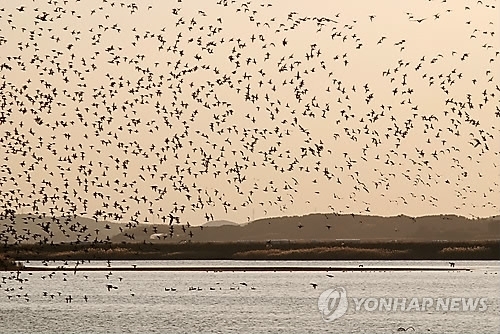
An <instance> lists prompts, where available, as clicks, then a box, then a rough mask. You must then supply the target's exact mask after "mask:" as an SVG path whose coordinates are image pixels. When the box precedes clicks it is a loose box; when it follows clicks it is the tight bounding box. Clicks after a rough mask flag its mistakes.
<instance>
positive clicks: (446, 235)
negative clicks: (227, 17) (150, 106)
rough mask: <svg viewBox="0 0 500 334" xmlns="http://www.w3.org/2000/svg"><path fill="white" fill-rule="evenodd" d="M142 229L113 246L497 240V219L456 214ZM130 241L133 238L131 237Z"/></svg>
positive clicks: (116, 239) (319, 217)
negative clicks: (125, 243) (123, 244)
mask: <svg viewBox="0 0 500 334" xmlns="http://www.w3.org/2000/svg"><path fill="white" fill-rule="evenodd" d="M152 234H153V233H152V232H151V231H150V230H147V231H144V228H143V227H142V226H140V227H136V228H134V229H131V230H129V231H127V236H124V234H119V235H117V236H115V237H113V238H112V241H113V242H124V241H125V242H144V241H147V242H159V243H164V242H170V243H172V242H173V243H179V242H187V241H191V242H234V241H269V240H271V241H274V242H287V241H335V240H360V241H426V242H432V241H445V240H448V241H471V240H500V220H498V219H493V218H485V219H474V220H472V219H467V218H465V217H459V216H455V215H438V216H423V217H417V218H413V217H408V216H403V215H400V216H394V217H378V216H364V215H335V214H310V215H306V216H294V217H277V218H269V219H259V220H256V221H253V222H250V223H248V224H246V225H238V224H231V225H219V224H217V226H210V225H204V226H191V227H189V228H188V227H186V226H180V225H173V227H172V229H170V228H169V226H164V225H163V226H162V225H158V226H157V227H156V233H155V235H154V236H153V237H152V238H151V235H152ZM132 237H133V238H132Z"/></svg>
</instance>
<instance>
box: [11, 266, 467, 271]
mask: <svg viewBox="0 0 500 334" xmlns="http://www.w3.org/2000/svg"><path fill="white" fill-rule="evenodd" d="M19 271H63V272H69V271H73V272H85V271H172V272H181V271H205V272H229V271H231V272H247V271H248V272H258V271H263V272H268V271H273V272H283V271H290V272H293V271H324V272H349V271H351V272H368V271H378V272H384V271H389V272H390V271H421V272H422V271H441V272H444V271H448V272H450V271H453V272H458V271H471V269H469V268H455V267H449V268H440V267H408V268H405V267H364V266H363V267H318V266H314V267H312V266H311V267H307V266H303V267H302V266H283V267H281V266H279V267H264V266H217V267H211V266H183V267H80V268H78V267H77V268H69V267H55V268H54V267H24V268H22V269H19Z"/></svg>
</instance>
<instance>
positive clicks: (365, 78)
mask: <svg viewBox="0 0 500 334" xmlns="http://www.w3.org/2000/svg"><path fill="white" fill-rule="evenodd" d="M496 5H497V1H491V0H483V1H455V0H453V1H434V0H432V1H428V0H420V1H399V0H382V1H356V2H353V1H347V0H346V1H288V0H287V1H272V2H269V3H267V2H255V1H249V2H245V1H227V2H226V1H222V2H221V1H185V0H184V1H177V0H176V1H137V2H136V5H135V4H134V3H132V2H120V1H111V0H108V1H90V0H85V1H74V0H73V1H64V2H63V1H35V2H26V1H8V2H6V3H3V4H2V6H5V7H4V8H3V9H1V11H0V85H1V86H0V87H1V88H0V133H1V139H0V151H1V153H0V159H1V162H0V206H1V207H2V208H3V209H14V210H16V211H17V212H23V213H28V212H47V213H52V214H54V215H60V214H63V213H70V212H71V213H76V214H80V215H84V216H87V217H92V216H94V217H97V218H98V219H99V220H102V219H104V218H105V215H106V219H109V220H112V219H117V220H120V221H123V222H128V221H130V220H136V221H140V222H143V221H148V222H155V223H156V222H160V221H166V222H168V221H169V220H170V218H168V215H169V213H171V214H173V215H174V216H176V217H180V221H181V222H190V223H191V224H194V225H196V224H199V223H201V222H204V221H206V220H207V219H216V220H218V219H228V220H233V221H237V222H246V221H248V220H251V219H257V218H260V217H265V216H281V215H300V214H307V213H310V212H332V211H333V212H337V213H360V214H376V215H397V214H407V215H413V216H419V215H427V214H440V213H454V214H457V215H463V216H468V217H477V216H480V217H483V216H491V215H496V214H498V212H499V208H498V203H499V196H500V194H499V193H500V187H499V182H500V180H499V179H500V177H499V163H500V160H499V152H500V142H499V140H498V138H499V135H500V134H499V124H498V120H499V117H500V109H499V108H500V99H499V96H500V88H499V86H498V79H499V78H500V73H499V65H498V61H499V58H500V57H499V52H500V48H499V42H498V41H499V40H498V34H496V32H497V31H498V30H499V27H498V23H499V22H498V20H499V17H500V15H499V10H498V8H497V6H496ZM97 210H99V211H100V212H96V211H97ZM108 214H109V215H112V216H108ZM162 217H163V218H162Z"/></svg>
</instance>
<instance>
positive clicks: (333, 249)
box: [0, 240, 500, 262]
mask: <svg viewBox="0 0 500 334" xmlns="http://www.w3.org/2000/svg"><path fill="white" fill-rule="evenodd" d="M0 256H3V257H4V258H7V259H10V260H12V261H26V260H35V261H36V260H47V261H50V260H68V261H69V260H129V261H138V260H273V261H279V260H295V261H297V260H305V261H307V260H309V261H313V260H316V261H321V260H353V261H368V260H443V261H452V262H453V261H458V260H500V241H499V240H487V241H486V240H485V241H440V242H435V241H434V242H418V241H417V242H416V241H342V242H311V241H309V242H307V241H304V242H287V243H280V244H273V245H271V246H270V245H269V244H268V243H266V242H232V243H219V242H207V243H201V242H200V243H196V242H193V243H184V244H158V243H139V244H134V243H88V244H83V243H80V244H54V245H21V246H12V245H7V246H4V247H3V248H0Z"/></svg>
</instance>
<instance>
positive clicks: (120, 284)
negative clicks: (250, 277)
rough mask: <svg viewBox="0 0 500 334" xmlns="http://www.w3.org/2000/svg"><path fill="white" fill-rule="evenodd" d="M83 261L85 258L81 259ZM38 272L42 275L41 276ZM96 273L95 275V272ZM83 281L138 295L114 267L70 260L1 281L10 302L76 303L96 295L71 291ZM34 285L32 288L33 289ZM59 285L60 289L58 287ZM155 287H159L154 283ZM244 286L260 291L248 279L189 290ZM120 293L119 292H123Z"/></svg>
mask: <svg viewBox="0 0 500 334" xmlns="http://www.w3.org/2000/svg"><path fill="white" fill-rule="evenodd" d="M81 262H82V264H83V263H84V262H85V261H81ZM43 263H44V265H45V266H47V265H48V262H45V261H44V262H43ZM79 264H80V261H78V262H77V263H76V264H75V268H76V267H78V265H79ZM64 268H67V269H68V271H60V269H64ZM37 274H39V275H38V276H39V277H38V276H37ZM93 274H95V275H93ZM32 280H42V281H47V283H46V284H43V285H42V286H43V287H49V288H51V289H53V290H50V291H49V290H43V291H37V289H36V288H33V286H32V283H31V281H32ZM79 280H80V283H78V284H75V283H76V282H79ZM81 280H84V281H89V280H90V281H92V284H93V285H94V286H102V294H103V295H105V294H106V293H107V292H109V293H112V292H113V291H114V290H118V289H126V290H127V292H126V294H127V295H129V296H130V297H135V296H136V292H135V291H134V289H132V288H130V286H131V285H130V284H128V285H127V284H126V283H127V282H126V280H124V277H123V276H117V275H116V274H114V273H113V272H112V269H111V268H110V271H109V272H102V271H99V272H96V273H90V272H89V273H85V272H84V273H83V274H82V273H78V272H77V271H72V270H71V267H70V266H68V263H67V262H66V263H65V265H63V266H60V267H59V268H58V270H57V271H50V270H48V271H41V272H31V271H10V272H4V275H3V276H2V277H1V281H0V289H2V290H3V292H4V295H5V298H6V300H9V301H22V302H30V301H31V300H32V299H33V298H35V299H36V300H37V301H40V300H42V301H45V302H50V301H53V302H65V303H72V302H74V301H77V302H82V303H87V302H89V300H91V299H92V296H91V295H90V294H89V295H88V293H86V292H85V291H84V289H83V288H81V289H80V290H79V291H78V295H76V294H74V293H73V294H72V293H68V290H71V289H70V288H69V286H70V285H73V286H82V282H81ZM156 283H159V285H157V286H156V289H158V291H162V292H164V293H167V292H171V293H175V292H177V290H178V288H176V287H172V286H171V285H169V286H168V287H163V286H161V284H162V282H156ZM30 286H31V290H30ZM56 287H57V288H56ZM150 288H151V289H154V288H155V287H153V286H151V287H150ZM240 289H242V290H243V289H246V290H249V291H253V290H257V288H256V287H255V286H251V285H249V284H248V283H247V282H232V283H230V284H229V285H227V286H226V285H224V283H223V282H221V281H217V280H216V281H214V284H212V285H211V286H208V287H201V286H193V285H190V286H187V287H186V289H185V291H203V290H206V291H222V290H224V291H238V290H240ZM120 293H121V292H120ZM120 293H118V294H120Z"/></svg>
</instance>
